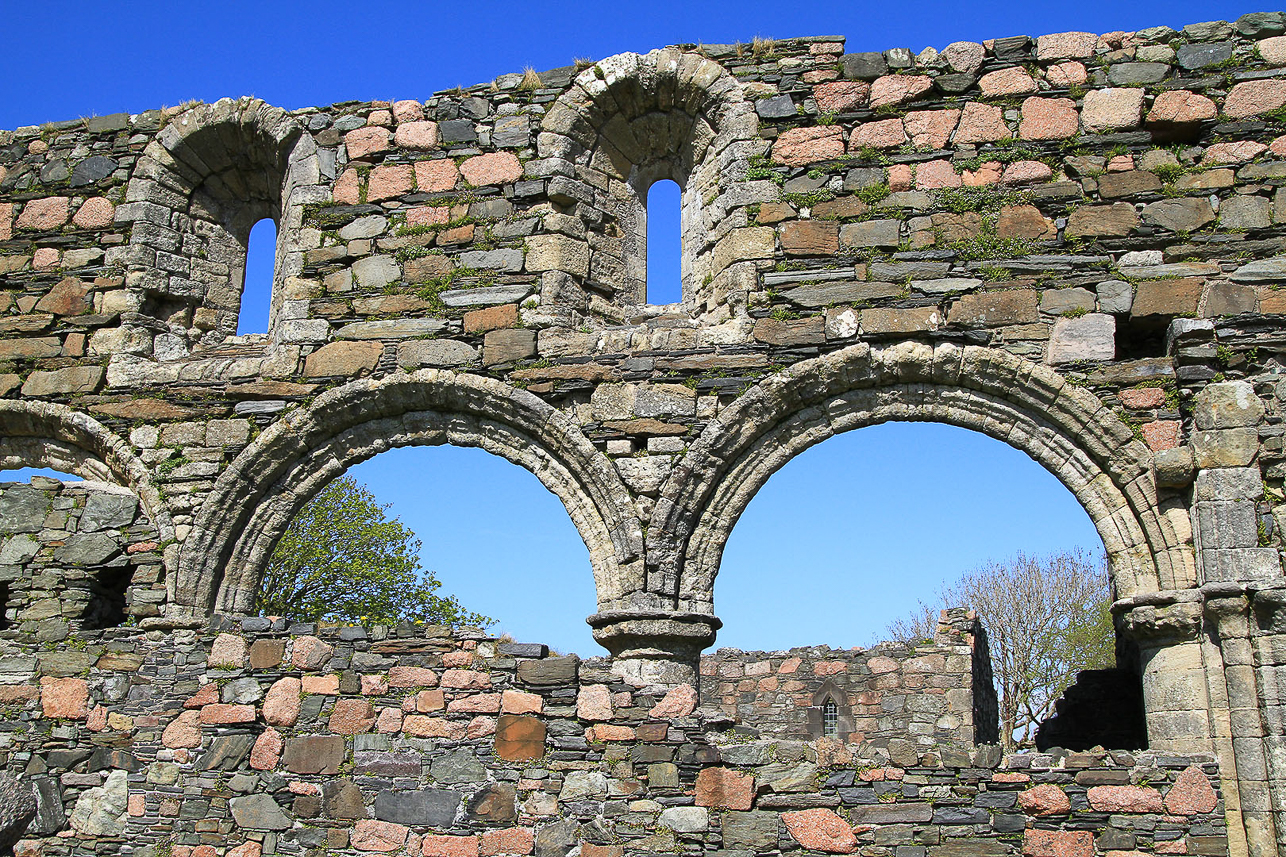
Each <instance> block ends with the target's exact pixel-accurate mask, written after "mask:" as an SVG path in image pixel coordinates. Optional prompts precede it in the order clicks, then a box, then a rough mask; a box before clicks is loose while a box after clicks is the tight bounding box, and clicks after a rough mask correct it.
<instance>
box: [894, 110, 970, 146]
mask: <svg viewBox="0 0 1286 857" xmlns="http://www.w3.org/2000/svg"><path fill="white" fill-rule="evenodd" d="M959 119H960V111H959V110H913V111H912V112H910V113H908V114H907V115H906V119H904V120H903V123H904V125H905V126H906V133H907V136H909V137H910V138H911V145H913V146H915V147H916V148H917V149H942V148H945V147H946V145H947V141H948V140H950V139H951V132H952V131H954V130H955V129H956V122H958V121H959Z"/></svg>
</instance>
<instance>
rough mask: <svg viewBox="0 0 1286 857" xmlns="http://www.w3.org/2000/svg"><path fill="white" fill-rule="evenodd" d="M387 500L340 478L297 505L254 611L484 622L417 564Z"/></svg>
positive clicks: (295, 616)
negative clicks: (440, 592) (440, 590)
mask: <svg viewBox="0 0 1286 857" xmlns="http://www.w3.org/2000/svg"><path fill="white" fill-rule="evenodd" d="M387 508H388V506H387V505H385V506H381V505H380V504H378V503H377V502H375V497H374V495H372V494H371V492H370V491H368V490H367V489H366V488H365V487H364V486H362V485H359V484H358V483H357V482H356V481H355V480H354V479H352V478H350V477H347V476H342V477H340V478H339V479H336V480H334V481H333V482H331V483H330V484H329V485H327V486H326V487H325V488H324V489H322V491H321V492H320V493H319V494H318V495H317V496H316V497H314V498H313V499H312V500H310V501H309V502H308V503H307V504H305V505H304V507H303V508H302V509H300V510H299V514H298V515H296V516H295V519H294V520H293V521H291V522H290V526H289V527H287V528H286V532H285V534H284V535H283V536H282V537H281V541H279V542H278V543H277V547H276V548H275V549H274V550H273V552H272V557H271V558H270V559H269V560H268V569H267V571H266V572H265V574H264V578H263V583H262V585H261V587H260V591H259V601H258V604H257V605H256V607H257V610H258V612H259V614H260V615H265V616H284V617H286V618H288V619H290V620H292V621H296V622H316V621H319V620H326V621H333V622H360V623H364V624H383V625H393V624H398V623H400V622H406V621H411V622H414V621H420V622H426V623H431V624H444V625H446V624H457V625H458V624H464V625H480V626H486V625H489V624H491V623H492V622H494V621H495V620H494V619H491V618H490V617H487V616H481V615H479V614H477V613H472V612H469V611H468V610H466V609H464V607H463V606H462V605H461V604H460V602H459V601H457V600H456V599H455V597H454V596H445V597H444V596H440V595H436V594H435V593H436V591H437V590H438V588H439V587H440V586H441V584H440V583H439V582H438V580H437V578H436V577H434V576H433V574H432V572H428V571H425V570H424V569H422V568H421V567H420V558H419V554H420V540H419V539H417V538H416V537H415V533H413V532H411V531H410V530H409V529H407V528H406V527H405V526H404V525H403V524H402V522H401V521H399V520H398V519H397V518H389V517H387V516H386V515H385V509H387Z"/></svg>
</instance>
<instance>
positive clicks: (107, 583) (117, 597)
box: [80, 565, 134, 631]
mask: <svg viewBox="0 0 1286 857" xmlns="http://www.w3.org/2000/svg"><path fill="white" fill-rule="evenodd" d="M133 578H134V569H133V567H132V566H128V565H125V566H121V567H119V568H110V567H109V568H104V569H102V570H100V571H99V572H98V574H97V575H95V577H94V580H93V582H92V583H91V584H90V586H89V603H87V604H86V605H85V610H84V612H82V613H81V623H80V626H81V627H82V628H84V629H85V630H86V631H97V630H101V629H103V628H115V627H116V626H117V625H120V624H122V623H124V622H125V618H126V616H127V615H128V614H127V613H126V612H125V607H126V599H125V593H126V590H128V589H129V585H130V583H131V582H132V581H133Z"/></svg>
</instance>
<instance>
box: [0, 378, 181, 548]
mask: <svg viewBox="0 0 1286 857" xmlns="http://www.w3.org/2000/svg"><path fill="white" fill-rule="evenodd" d="M21 467H48V468H51V469H53V470H57V471H60V472H62V473H72V474H75V475H76V476H80V477H82V478H84V479H93V480H98V481H103V482H112V483H115V484H117V485H120V486H122V487H124V488H128V489H130V490H131V491H133V492H134V494H135V495H137V496H138V498H139V500H140V501H141V502H142V504H143V509H144V510H145V511H146V512H147V516H148V517H149V518H150V519H151V521H152V523H153V524H154V525H155V526H156V530H157V533H158V534H159V535H160V538H161V540H162V541H163V542H164V543H166V544H170V543H172V542H173V541H174V524H173V522H172V521H171V519H170V513H169V510H168V509H167V508H166V506H165V501H164V499H163V498H162V497H161V492H160V491H159V490H158V489H157V487H156V483H155V482H154V481H153V479H152V472H151V470H150V469H149V468H148V466H147V465H146V464H144V463H143V462H142V460H141V459H139V457H138V456H137V455H135V454H134V451H133V449H132V448H131V447H130V445H129V443H127V442H126V441H125V440H124V439H123V438H121V437H120V436H119V435H117V434H116V433H115V432H113V431H112V430H111V429H109V428H107V426H105V425H103V424H102V423H100V422H99V421H98V420H96V419H94V418H93V417H91V416H89V415H88V414H85V413H82V412H80V411H76V410H73V409H72V408H69V407H67V406H66V405H60V404H57V403H54V402H37V401H29V400H21V399H20V400H4V401H0V469H5V470H8V469H17V468H21ZM169 559H170V552H169V551H167V552H166V564H167V565H168V564H169Z"/></svg>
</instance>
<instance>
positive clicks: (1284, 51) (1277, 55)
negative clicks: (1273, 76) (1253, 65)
mask: <svg viewBox="0 0 1286 857" xmlns="http://www.w3.org/2000/svg"><path fill="white" fill-rule="evenodd" d="M1255 45H1256V46H1257V47H1258V48H1259V55H1260V56H1261V57H1263V58H1264V62H1266V63H1268V64H1269V65H1286V36H1273V37H1271V38H1268V39H1260V40H1259V41H1258V42H1256V43H1255Z"/></svg>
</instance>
